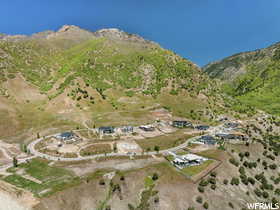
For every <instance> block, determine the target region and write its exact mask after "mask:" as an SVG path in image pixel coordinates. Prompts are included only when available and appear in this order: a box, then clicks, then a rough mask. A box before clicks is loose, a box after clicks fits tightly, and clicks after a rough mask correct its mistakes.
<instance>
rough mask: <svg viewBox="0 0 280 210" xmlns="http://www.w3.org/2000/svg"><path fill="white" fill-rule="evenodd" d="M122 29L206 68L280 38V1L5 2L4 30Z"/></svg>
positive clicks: (0, 20) (0, 21)
mask: <svg viewBox="0 0 280 210" xmlns="http://www.w3.org/2000/svg"><path fill="white" fill-rule="evenodd" d="M65 24H70V25H77V26H79V27H81V28H84V29H88V30H91V31H96V30H98V29H102V28H119V29H121V30H124V31H126V32H129V33H135V34H139V35H140V36H142V37H144V38H146V39H149V40H153V41H155V42H157V43H159V44H160V45H161V46H162V47H164V48H167V49H170V50H173V51H174V52H176V53H177V54H179V55H181V56H183V57H185V58H187V59H190V60H191V61H193V62H194V63H196V64H198V65H200V66H203V65H205V64H207V63H209V62H212V61H215V60H219V59H222V58H224V57H226V56H230V55H232V54H235V53H238V52H243V51H250V50H255V49H258V48H263V47H267V46H269V45H271V44H273V43H275V42H278V41H280V0H141V1H140V0H44V1H43V0H24V1H23V0H13V1H10V0H1V6H0V33H5V34H33V33H36V32H40V31H45V30H58V29H59V28H60V27H61V26H62V25H65Z"/></svg>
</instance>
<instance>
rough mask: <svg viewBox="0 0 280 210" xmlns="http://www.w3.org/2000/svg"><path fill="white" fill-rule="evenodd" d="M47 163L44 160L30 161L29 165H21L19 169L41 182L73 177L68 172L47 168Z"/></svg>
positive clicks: (61, 169)
mask: <svg viewBox="0 0 280 210" xmlns="http://www.w3.org/2000/svg"><path fill="white" fill-rule="evenodd" d="M48 163H49V162H48V161H46V160H42V159H32V160H31V161H30V163H24V164H21V165H20V166H19V167H21V168H24V169H25V171H26V173H28V174H29V175H31V176H33V177H34V178H36V179H39V180H41V181H46V180H51V179H59V178H61V177H72V176H73V173H71V172H70V171H68V170H66V169H63V168H57V167H52V166H49V165H48Z"/></svg>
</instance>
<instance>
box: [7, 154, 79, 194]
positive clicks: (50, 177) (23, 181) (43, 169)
mask: <svg viewBox="0 0 280 210" xmlns="http://www.w3.org/2000/svg"><path fill="white" fill-rule="evenodd" d="M48 163H49V162H48V161H46V160H42V159H32V160H31V161H30V162H29V163H24V164H20V165H19V166H18V167H19V168H24V169H25V173H26V174H28V175H30V176H32V177H34V178H36V179H38V180H40V181H42V183H41V184H39V183H36V182H34V181H32V180H29V179H27V178H24V177H22V176H20V175H18V174H16V172H14V174H12V175H10V176H7V177H5V178H4V181H6V182H9V183H10V184H13V185H15V186H17V187H20V188H24V189H27V190H29V191H31V192H33V193H34V194H35V195H36V196H39V197H42V196H47V195H50V194H53V193H55V192H57V191H62V190H64V189H65V188H68V187H71V186H74V185H77V184H79V183H81V179H80V178H79V177H77V176H75V175H74V174H73V173H72V172H71V171H68V170H66V169H63V168H58V167H54V166H49V165H48ZM10 171H16V170H11V169H10ZM44 190H47V192H46V193H45V194H42V195H40V192H42V191H44Z"/></svg>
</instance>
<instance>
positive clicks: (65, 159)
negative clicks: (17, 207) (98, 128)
mask: <svg viewBox="0 0 280 210" xmlns="http://www.w3.org/2000/svg"><path fill="white" fill-rule="evenodd" d="M218 127H219V126H217V127H213V128H211V129H209V131H210V132H211V131H213V132H215V130H216V128H218ZM83 130H84V129H83ZM75 131H78V130H75ZM58 134H59V133H57V134H53V135H49V136H46V137H45V138H49V137H52V136H55V135H58ZM197 137H199V136H196V137H193V138H190V139H187V140H186V142H184V143H183V144H180V145H178V146H176V147H172V148H169V149H165V150H160V151H159V152H156V151H153V152H145V153H142V152H141V153H134V156H141V155H143V154H145V155H156V154H163V153H167V152H176V151H177V150H180V149H183V148H185V147H187V146H188V143H189V142H190V141H191V140H193V139H194V138H197ZM42 140H44V138H39V139H36V140H35V141H33V142H31V143H30V144H29V145H28V146H27V148H28V149H29V151H30V153H31V154H33V155H34V156H35V157H41V158H45V159H48V160H53V161H81V160H91V159H95V158H100V157H114V156H115V157H118V156H131V154H120V153H107V154H95V155H90V156H85V157H83V156H80V157H75V158H65V157H56V156H52V155H48V154H44V153H41V152H38V151H37V150H36V149H35V145H36V144H37V143H39V142H40V141H42Z"/></svg>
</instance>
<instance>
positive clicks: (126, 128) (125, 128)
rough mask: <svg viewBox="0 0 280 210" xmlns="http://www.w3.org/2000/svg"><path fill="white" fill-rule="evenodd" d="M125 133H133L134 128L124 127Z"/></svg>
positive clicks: (122, 129)
mask: <svg viewBox="0 0 280 210" xmlns="http://www.w3.org/2000/svg"><path fill="white" fill-rule="evenodd" d="M121 131H122V132H123V133H133V126H123V127H121Z"/></svg>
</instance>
